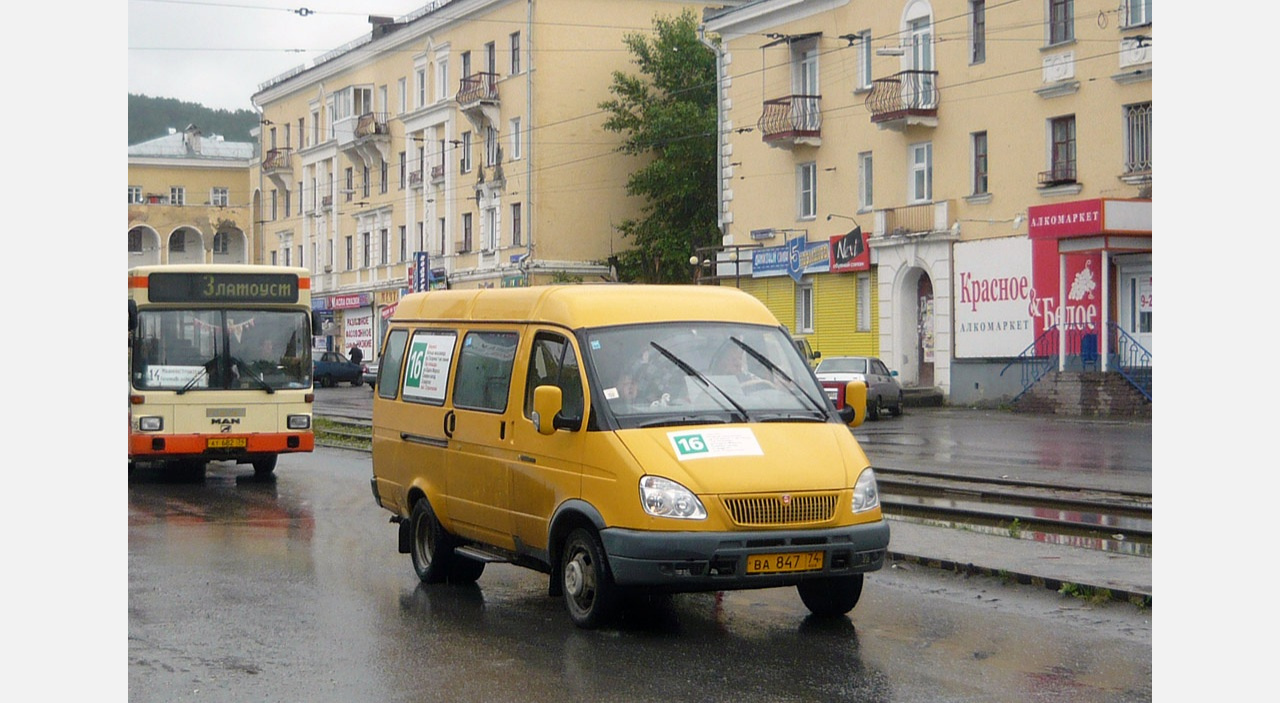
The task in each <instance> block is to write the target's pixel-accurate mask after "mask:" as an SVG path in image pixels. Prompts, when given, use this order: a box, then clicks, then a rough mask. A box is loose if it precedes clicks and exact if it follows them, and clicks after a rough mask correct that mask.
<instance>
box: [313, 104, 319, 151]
mask: <svg viewBox="0 0 1280 703" xmlns="http://www.w3.org/2000/svg"><path fill="white" fill-rule="evenodd" d="M319 143H320V110H319V109H315V110H312V111H311V145H312V146H315V145H316V144H319Z"/></svg>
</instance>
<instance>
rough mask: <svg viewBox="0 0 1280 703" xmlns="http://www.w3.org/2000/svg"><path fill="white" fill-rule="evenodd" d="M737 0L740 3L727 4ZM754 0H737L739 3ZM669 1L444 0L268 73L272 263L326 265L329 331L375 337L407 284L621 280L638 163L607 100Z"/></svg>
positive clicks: (368, 343)
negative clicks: (633, 46)
mask: <svg viewBox="0 0 1280 703" xmlns="http://www.w3.org/2000/svg"><path fill="white" fill-rule="evenodd" d="M717 4H718V5H723V4H725V3H717ZM728 4H736V3H728ZM703 7H704V5H701V4H693V3H682V2H671V1H668V0H557V1H556V2H533V1H529V0H523V1H522V0H452V1H446V0H437V1H436V2H432V3H430V4H427V5H425V6H424V7H422V8H421V9H419V10H417V11H415V12H414V13H411V14H410V15H408V16H406V17H401V18H385V17H370V22H371V24H372V29H371V31H370V33H369V34H368V35H367V36H365V37H362V38H360V39H357V40H355V41H353V42H351V43H350V44H348V45H346V46H343V47H339V48H337V49H335V50H334V51H332V52H330V54H328V55H326V56H324V57H321V58H320V59H319V60H317V61H316V62H315V63H314V64H313V65H311V66H309V67H299V68H298V69H296V70H295V71H292V72H289V73H286V74H284V75H281V76H277V77H275V78H273V79H271V80H269V81H267V82H265V83H263V84H262V85H261V86H260V88H259V90H258V92H257V93H255V94H254V96H253V102H254V104H255V105H256V106H257V107H258V108H259V109H260V111H261V113H262V133H261V140H262V145H261V154H262V156H261V159H260V161H259V163H257V164H255V169H254V173H253V175H252V178H253V179H254V180H253V185H254V188H255V189H256V191H257V194H256V208H257V210H258V211H259V212H260V215H261V216H260V217H259V218H257V219H260V220H262V221H263V226H262V237H263V250H264V253H265V257H266V260H265V261H264V263H271V262H272V261H274V262H275V263H287V264H292V265H301V266H305V267H308V268H310V269H311V270H312V271H313V272H314V274H315V278H314V279H313V280H314V285H315V292H316V301H317V306H318V309H319V310H320V312H321V314H322V315H323V316H324V317H325V318H326V320H327V321H328V322H329V326H328V327H327V331H328V332H329V333H330V334H328V335H327V339H326V340H324V344H325V345H326V346H328V347H331V348H341V349H343V350H347V349H349V348H350V347H351V346H353V345H354V346H360V347H362V348H363V351H364V356H365V358H374V357H375V356H376V354H377V351H378V350H377V349H376V348H374V347H375V345H376V341H375V340H377V339H379V338H380V336H381V334H380V333H381V330H382V329H383V326H384V325H385V320H386V319H387V318H388V317H389V316H390V313H391V311H392V310H393V309H394V305H395V304H396V301H398V300H399V297H400V296H401V295H402V294H403V293H404V292H406V291H408V290H411V289H415V288H423V287H433V286H434V287H438V286H445V285H447V286H449V287H453V288H481V287H503V286H523V285H532V284H540V283H549V282H555V281H599V280H609V279H610V277H611V275H612V270H611V266H610V263H609V260H610V257H611V256H613V255H614V254H615V253H616V252H618V251H620V250H623V249H626V248H630V244H629V243H628V242H626V241H623V240H622V237H621V235H620V234H619V233H618V232H617V230H616V225H617V224H618V223H619V222H621V221H622V220H624V219H626V218H628V217H632V216H635V215H636V214H638V212H639V208H640V206H641V205H642V203H641V202H639V201H636V200H634V199H631V198H629V197H628V196H627V195H626V193H625V185H626V181H627V177H628V175H629V174H630V173H631V172H632V171H633V170H634V169H635V168H636V167H637V165H638V163H639V162H638V161H637V160H636V159H634V158H632V157H627V156H625V155H622V154H619V153H618V152H617V151H616V150H615V149H616V147H617V146H618V145H619V144H620V143H621V142H620V138H621V136H620V135H616V134H613V133H610V132H606V131H605V130H604V129H603V128H602V124H603V123H604V121H605V118H606V116H607V115H606V114H605V113H603V112H602V111H601V110H600V109H599V107H598V105H599V104H600V103H601V102H603V101H605V100H608V99H609V98H610V97H611V94H610V93H609V86H610V84H611V82H612V72H613V71H622V72H624V73H628V74H635V73H638V69H637V68H636V66H635V64H634V63H632V58H633V57H632V56H631V54H630V53H629V52H628V51H627V49H626V47H625V45H624V43H623V38H624V36H625V35H627V34H629V33H643V32H648V31H651V30H652V24H653V19H654V18H655V16H659V15H661V16H676V15H679V14H680V13H681V12H682V11H683V10H684V9H686V8H690V9H692V10H694V11H695V12H701V10H702V8H703Z"/></svg>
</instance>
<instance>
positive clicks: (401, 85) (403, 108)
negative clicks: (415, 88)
mask: <svg viewBox="0 0 1280 703" xmlns="http://www.w3.org/2000/svg"><path fill="white" fill-rule="evenodd" d="M396 92H397V93H398V97H399V100H400V110H399V113H400V114H402V115H403V114H404V113H406V112H408V111H409V95H408V93H409V85H408V82H407V81H405V79H403V78H401V79H400V80H398V81H396Z"/></svg>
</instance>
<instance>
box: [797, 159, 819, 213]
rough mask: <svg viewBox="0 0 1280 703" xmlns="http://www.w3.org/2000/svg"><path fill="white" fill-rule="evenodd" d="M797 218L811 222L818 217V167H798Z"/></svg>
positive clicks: (808, 164)
mask: <svg viewBox="0 0 1280 703" xmlns="http://www.w3.org/2000/svg"><path fill="white" fill-rule="evenodd" d="M796 200H797V204H796V217H797V219H801V220H811V219H814V218H816V217H817V216H818V165H817V163H815V162H813V161H810V162H809V163H805V164H800V165H798V166H796Z"/></svg>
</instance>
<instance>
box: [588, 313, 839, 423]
mask: <svg viewBox="0 0 1280 703" xmlns="http://www.w3.org/2000/svg"><path fill="white" fill-rule="evenodd" d="M586 343H587V354H588V355H589V357H590V360H591V367H592V369H593V370H594V373H595V376H596V378H597V379H598V380H597V384H598V387H599V388H600V389H601V392H602V394H603V396H604V398H605V401H606V403H607V405H608V411H609V413H610V414H611V415H612V416H613V417H614V419H615V420H616V422H617V424H618V425H619V426H620V427H623V428H629V427H650V426H658V425H678V424H698V423H708V422H747V421H752V422H767V421H807V422H814V421H817V422H826V421H828V419H829V417H828V413H827V405H826V401H825V400H824V398H823V395H822V391H821V389H820V388H819V387H818V385H817V383H816V382H815V381H814V378H813V375H812V373H811V372H810V371H809V368H808V366H807V365H806V364H805V362H804V360H803V359H802V358H800V355H799V353H798V352H797V351H796V349H795V346H794V345H793V344H792V343H791V340H790V339H789V338H788V337H787V336H786V334H785V333H784V332H783V331H782V330H781V329H780V328H774V327H765V326H759V325H747V324H739V323H731V322H666V323H653V324H642V325H626V326H618V327H607V328H599V329H593V330H589V331H587V333H586Z"/></svg>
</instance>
